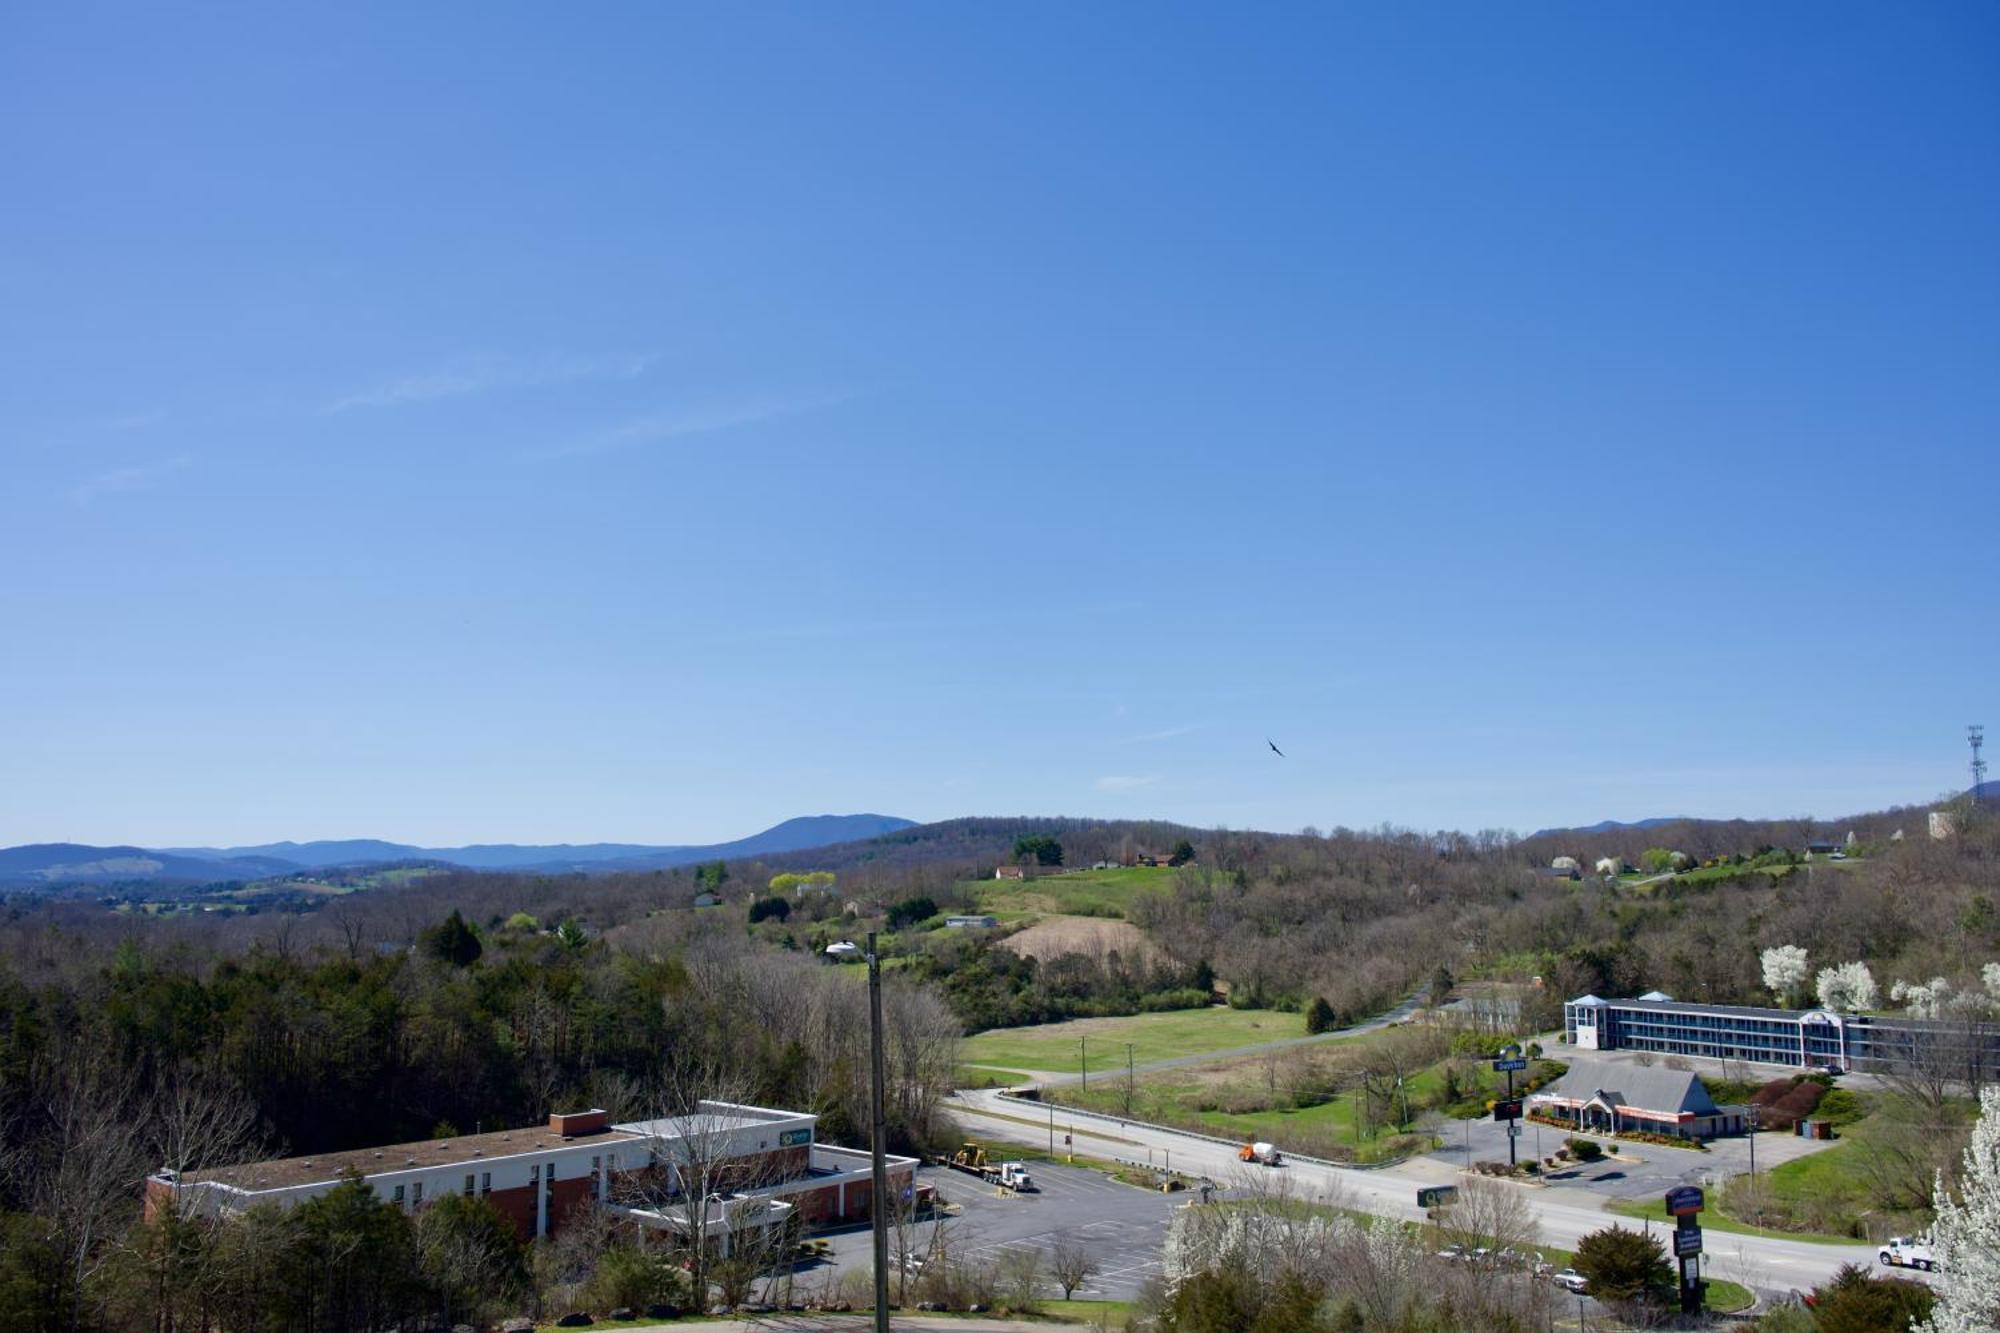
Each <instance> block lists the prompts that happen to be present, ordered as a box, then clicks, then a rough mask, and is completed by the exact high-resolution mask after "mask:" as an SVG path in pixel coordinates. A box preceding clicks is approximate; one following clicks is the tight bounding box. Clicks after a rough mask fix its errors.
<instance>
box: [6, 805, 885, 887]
mask: <svg viewBox="0 0 2000 1333" xmlns="http://www.w3.org/2000/svg"><path fill="white" fill-rule="evenodd" d="M912 824H913V821H911V820H908V819H898V818H896V817H895V816H893V815H806V816H802V817H800V818H797V819H788V820H786V821H785V822H784V823H782V824H776V825H773V826H772V827H770V828H767V829H765V830H764V831H763V832H762V833H754V834H752V835H751V836H749V837H747V838H738V839H737V840H736V841H734V842H718V843H707V844H703V845H699V846H654V845H651V844H647V843H626V842H592V843H574V844H572V843H552V844H546V845H538V844H522V843H478V844H474V845H472V846H467V847H419V846H416V845H414V844H411V843H401V842H383V841H381V840H379V839H375V838H350V839H342V840H338V841H322V842H272V843H263V844H260V845H257V846H250V847H165V848H148V847H91V846H86V845H84V844H81V843H72V842H44V843H29V844H27V845H25V846H20V847H7V848H0V888H57V887H63V886H73V885H89V884H112V883H120V882H127V881H132V880H144V881H154V882H163V883H170V882H186V883H196V884H205V883H215V882H224V881H232V880H254V879H270V878H273V877H275V876H280V875H292V874H297V873H299V872H300V871H305V870H324V869H328V868H330V867H334V866H340V867H354V866H365V865H371V864H381V863H385V862H397V861H433V862H443V863H445V864H447V865H456V866H464V867H466V868H467V869H470V870H533V871H543V872H550V873H556V872H570V871H596V872H606V871H614V870H660V869H666V868H668V867H671V866H683V865H692V864H693V863H695V862H697V861H714V860H733V859H736V858H739V857H746V856H772V855H777V854H779V853H783V852H799V851H807V850H810V849H811V848H814V847H825V846H830V845H832V844H834V843H843V842H858V841H861V840H863V839H867V838H874V837H879V836H881V835H882V834H884V833H894V832H896V831H898V830H899V829H906V828H909V827H911V826H912Z"/></svg>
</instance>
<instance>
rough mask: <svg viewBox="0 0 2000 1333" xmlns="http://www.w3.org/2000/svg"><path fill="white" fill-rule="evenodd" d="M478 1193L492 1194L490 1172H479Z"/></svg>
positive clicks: (491, 1176) (491, 1175) (491, 1174)
mask: <svg viewBox="0 0 2000 1333" xmlns="http://www.w3.org/2000/svg"><path fill="white" fill-rule="evenodd" d="M479 1192H480V1193H481V1194H491V1193H492V1192H493V1173H492V1172H491V1171H481V1172H480V1173H479Z"/></svg>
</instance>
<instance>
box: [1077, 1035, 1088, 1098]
mask: <svg viewBox="0 0 2000 1333" xmlns="http://www.w3.org/2000/svg"><path fill="white" fill-rule="evenodd" d="M1076 1062H1077V1063H1078V1064H1080V1065H1082V1066H1083V1090H1084V1091H1085V1092H1089V1091H1090V1038H1088V1037H1078V1038H1077V1039H1076Z"/></svg>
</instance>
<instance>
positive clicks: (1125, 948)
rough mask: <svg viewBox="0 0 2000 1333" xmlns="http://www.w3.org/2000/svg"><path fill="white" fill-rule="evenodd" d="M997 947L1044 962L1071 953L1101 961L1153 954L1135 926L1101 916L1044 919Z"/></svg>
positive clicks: (1142, 934)
mask: <svg viewBox="0 0 2000 1333" xmlns="http://www.w3.org/2000/svg"><path fill="white" fill-rule="evenodd" d="M1000 947H1001V948H1003V949H1011V950H1013V951H1014V952H1015V953H1017V954H1020V955H1021V956H1022V957H1023V958H1039V959H1042V960H1044V961H1046V960H1048V959H1050V958H1060V957H1062V956H1063V955H1064V954H1073V953H1080V954H1085V955H1088V956H1090V957H1093V958H1101V957H1104V956H1105V955H1107V954H1110V953H1114V952H1115V953H1117V954H1118V955H1119V956H1120V957H1122V958H1125V959H1128V960H1130V959H1142V958H1150V957H1151V956H1152V954H1153V945H1152V942H1151V941H1150V940H1148V939H1147V938H1146V936H1145V934H1144V933H1143V932H1141V931H1140V929H1139V928H1138V927H1137V926H1135V925H1133V924H1132V923H1131V922H1130V921H1120V920H1116V919H1114V918H1111V917H1102V916H1045V917H1043V918H1041V920H1039V921H1037V922H1035V924H1034V925H1032V926H1029V927H1028V928H1027V929H1026V930H1023V931H1018V932H1016V933H1015V934H1012V935H1009V936H1008V937H1007V938H1006V939H1004V940H1002V941H1000Z"/></svg>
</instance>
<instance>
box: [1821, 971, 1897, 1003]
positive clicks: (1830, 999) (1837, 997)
mask: <svg viewBox="0 0 2000 1333" xmlns="http://www.w3.org/2000/svg"><path fill="white" fill-rule="evenodd" d="M1814 989H1816V990H1817V991H1818V992H1819V1002H1820V1007H1821V1008H1823V1009H1835V1010H1839V1011H1841V1012H1843V1013H1852V1012H1854V1011H1856V1010H1862V1009H1873V1008H1874V1007H1875V1006H1876V1005H1877V1004H1878V1003H1880V1002H1881V999H1882V993H1881V991H1880V990H1879V989H1878V988H1877V987H1876V985H1875V974H1874V973H1872V972H1870V971H1869V970H1868V964H1866V963H1838V964H1835V965H1834V966H1833V967H1823V968H1821V969H1820V971H1819V978H1818V982H1817V984H1816V985H1815V987H1814Z"/></svg>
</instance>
